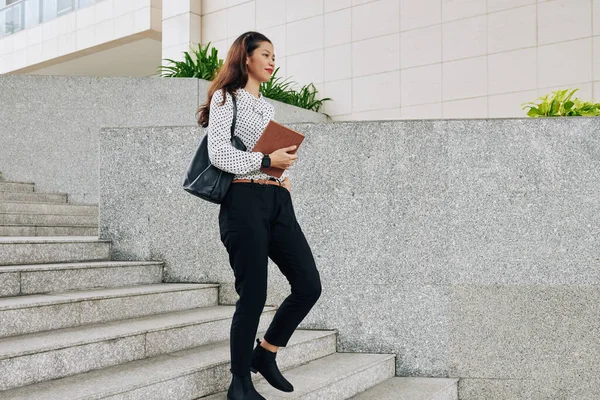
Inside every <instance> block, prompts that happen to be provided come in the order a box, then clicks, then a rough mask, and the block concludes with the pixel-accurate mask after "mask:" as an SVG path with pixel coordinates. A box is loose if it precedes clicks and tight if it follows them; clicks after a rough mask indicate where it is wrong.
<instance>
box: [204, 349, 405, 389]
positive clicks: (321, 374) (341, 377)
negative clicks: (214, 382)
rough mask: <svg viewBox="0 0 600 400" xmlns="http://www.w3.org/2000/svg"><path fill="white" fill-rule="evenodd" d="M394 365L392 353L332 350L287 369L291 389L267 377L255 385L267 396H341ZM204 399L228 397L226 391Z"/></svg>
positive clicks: (381, 375)
mask: <svg viewBox="0 0 600 400" xmlns="http://www.w3.org/2000/svg"><path fill="white" fill-rule="evenodd" d="M395 369H396V361H395V355H393V354H367V353H335V354H332V355H329V356H327V357H323V358H320V359H317V360H314V361H311V362H309V363H307V364H304V365H302V366H299V367H297V368H294V369H291V370H289V371H287V372H286V373H285V377H286V379H287V380H288V381H290V382H291V383H292V384H293V385H294V391H293V392H291V393H284V392H281V391H279V390H277V389H275V388H273V387H272V386H271V385H269V384H268V383H267V382H266V381H262V382H260V383H257V384H256V385H255V387H256V390H257V391H258V392H259V393H260V394H262V395H263V396H264V397H265V398H267V399H269V400H278V399H303V400H309V399H310V400H322V399H327V400H338V399H340V400H341V399H348V398H350V397H352V396H354V395H355V394H357V393H360V392H362V391H364V390H366V389H368V388H370V387H372V386H374V385H377V384H379V383H380V382H383V381H385V380H387V379H389V378H391V377H393V376H394V373H395ZM203 400H227V393H226V392H221V393H217V394H214V395H212V396H208V397H204V398H203Z"/></svg>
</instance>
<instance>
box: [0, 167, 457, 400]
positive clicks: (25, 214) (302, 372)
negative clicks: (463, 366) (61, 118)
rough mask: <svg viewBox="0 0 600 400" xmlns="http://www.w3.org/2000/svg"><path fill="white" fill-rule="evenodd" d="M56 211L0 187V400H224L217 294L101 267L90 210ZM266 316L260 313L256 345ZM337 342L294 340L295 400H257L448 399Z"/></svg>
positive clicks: (260, 385)
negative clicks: (341, 350)
mask: <svg viewBox="0 0 600 400" xmlns="http://www.w3.org/2000/svg"><path fill="white" fill-rule="evenodd" d="M0 176H1V175H0ZM36 196H37V197H36ZM59 200H60V201H59ZM66 200H67V197H66V195H52V194H41V193H35V192H34V186H33V184H30V183H20V182H6V181H3V182H0V216H2V219H1V220H0V221H1V222H0V227H1V228H0V229H4V228H6V229H5V230H3V231H2V232H3V236H2V237H0V371H2V374H0V399H3V400H15V399H27V400H37V399H60V400H68V399H88V400H90V399H131V400H137V399H140V400H141V399H144V400H149V399H169V400H170V399H173V400H178V399H197V398H206V399H225V398H226V396H225V393H224V391H225V390H226V389H227V387H228V386H229V382H230V373H229V343H228V336H229V326H230V323H231V317H232V315H233V312H234V310H235V307H232V306H223V305H218V290H219V285H217V284H190V283H185V284H184V283H163V282H162V281H163V264H162V263H161V262H154V261H153V262H148V261H111V260H109V249H110V242H108V241H104V240H99V238H98V237H97V236H91V235H92V231H93V232H95V233H93V234H95V235H97V215H98V214H97V209H95V208H94V207H93V206H73V205H69V204H67V203H66ZM92 220H93V221H92ZM92 222H93V224H92ZM71 228H73V229H71ZM75 228H79V229H84V228H85V229H88V230H87V231H85V232H84V231H78V230H76V229H75ZM83 232H84V233H83ZM275 311H276V309H275V308H274V307H265V309H264V311H263V314H262V316H261V319H260V324H259V334H258V335H260V336H262V334H263V333H264V330H265V329H266V328H267V327H268V324H269V323H270V321H271V319H272V318H273V315H274V313H275ZM336 340H337V333H336V332H335V331H319V330H297V331H296V332H295V333H294V335H293V337H292V339H291V340H290V343H289V345H288V346H287V347H285V348H281V350H280V352H279V355H278V362H279V365H280V367H281V368H282V369H284V370H286V372H285V375H286V377H287V378H288V379H289V380H290V381H291V382H292V383H293V384H294V385H295V387H296V390H295V391H294V392H293V393H289V394H287V393H283V392H279V391H277V390H275V389H273V388H272V387H270V386H269V385H268V384H267V383H266V382H265V381H264V379H262V378H261V377H260V376H257V375H253V377H254V379H256V383H255V384H256V387H257V389H258V390H259V392H261V393H262V394H263V395H264V396H265V397H266V398H267V399H284V398H286V399H287V398H295V399H348V398H356V399H379V400H386V399H407V400H408V399H410V400H421V399H422V400H434V399H435V400H450V399H457V398H458V397H457V380H456V379H437V378H400V377H394V373H395V356H394V355H391V354H364V353H360V354H359V353H337V352H336ZM354 396H356V397H354Z"/></svg>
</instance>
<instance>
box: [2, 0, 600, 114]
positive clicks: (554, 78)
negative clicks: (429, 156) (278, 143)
mask: <svg viewBox="0 0 600 400" xmlns="http://www.w3.org/2000/svg"><path fill="white" fill-rule="evenodd" d="M9 3H10V4H9ZM17 8H19V9H20V10H19V11H16V9H17ZM248 30H257V31H259V32H262V33H264V34H265V35H266V36H267V37H269V38H270V39H271V40H272V41H273V44H274V47H275V53H276V56H277V61H276V62H277V66H279V67H281V69H280V72H279V76H282V77H284V78H286V77H288V78H290V79H291V80H294V81H297V82H298V83H299V84H307V83H310V82H312V83H314V84H315V85H316V87H317V89H318V90H319V95H320V97H331V98H333V99H334V101H332V102H326V103H325V106H324V107H323V108H322V109H321V111H323V112H326V113H327V114H329V115H331V116H332V118H333V119H334V120H371V119H412V118H494V117H518V116H524V115H525V112H524V111H522V110H521V103H524V102H528V101H534V100H535V99H536V98H537V97H538V96H539V95H543V94H546V93H549V92H551V91H553V90H556V89H558V88H579V89H580V90H579V92H578V94H577V96H578V97H580V98H581V99H582V100H592V98H595V99H596V100H598V101H600V0H251V1H246V0H203V1H200V0H186V1H181V0H62V1H61V0H17V1H14V0H0V73H16V74H38V75H39V74H56V75H100V76H115V75H117V76H157V67H158V66H159V65H161V63H166V62H163V61H162V60H164V59H166V58H171V59H181V58H182V52H183V51H187V50H189V46H190V45H191V46H194V47H197V43H201V44H206V43H208V42H211V43H212V44H213V45H214V46H215V47H217V48H218V49H219V54H220V57H221V58H225V55H226V53H227V49H228V47H229V45H230V44H231V42H232V41H233V40H234V39H235V38H236V37H237V36H238V35H239V34H241V33H243V32H245V31H248Z"/></svg>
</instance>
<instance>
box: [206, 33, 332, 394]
mask: <svg viewBox="0 0 600 400" xmlns="http://www.w3.org/2000/svg"><path fill="white" fill-rule="evenodd" d="M274 70H275V52H274V49H273V44H272V43H271V41H270V40H269V39H267V38H266V37H265V36H264V35H262V34H260V33H258V32H246V33H244V34H243V35H241V36H239V37H238V38H237V39H236V40H235V42H233V44H232V46H231V48H230V50H229V53H228V55H227V58H226V60H225V63H224V65H223V67H222V68H221V70H220V71H219V73H218V75H217V77H216V78H215V79H214V81H213V83H212V85H211V87H210V90H209V92H208V100H207V103H206V104H205V105H203V106H202V107H200V108H199V109H198V111H199V113H200V117H199V119H198V123H199V125H201V126H203V127H208V132H207V134H208V153H209V158H210V161H211V163H212V164H213V165H214V166H216V167H217V168H219V169H222V170H223V171H227V172H230V173H232V174H234V181H233V183H232V184H231V186H230V188H229V191H228V192H227V195H226V196H225V199H224V200H223V202H222V204H221V208H220V212H219V228H220V233H221V241H222V242H223V244H224V245H225V248H226V249H227V252H228V254H229V262H230V264H231V268H232V269H233V273H234V276H235V290H236V292H237V293H238V295H239V299H238V301H237V302H236V309H235V313H234V315H233V321H232V323H231V332H230V352H231V370H230V371H231V373H232V380H231V385H230V387H229V391H228V393H227V399H228V400H242V399H243V400H255V399H264V397H263V396H261V395H260V394H259V393H258V392H257V391H256V389H255V388H254V386H253V384H252V380H251V378H250V371H251V370H252V372H255V373H256V372H260V373H261V374H262V375H263V376H264V377H265V379H266V380H267V382H269V383H270V384H271V385H272V386H273V387H275V388H277V389H279V390H282V391H284V392H291V391H293V390H294V387H293V386H292V385H291V384H290V383H289V382H288V381H287V380H286V379H285V378H284V377H283V375H282V374H281V372H280V371H279V368H278V367H277V363H276V361H275V358H276V355H277V350H278V348H279V347H285V346H286V345H287V343H288V340H289V339H290V336H291V335H292V333H293V332H294V330H295V329H296V328H297V326H298V325H299V324H300V322H301V321H302V320H303V319H304V317H305V316H306V315H307V314H308V312H309V311H310V309H311V308H312V307H313V306H314V304H315V303H316V301H317V299H318V298H319V296H320V295H321V280H320V276H319V272H318V271H317V268H316V265H315V261H314V258H313V255H312V252H311V250H310V247H309V245H308V243H307V241H306V238H305V237H304V234H303V232H302V230H301V229H300V226H299V225H298V222H297V221H296V216H295V214H294V208H293V206H292V198H291V195H290V190H291V184H290V180H289V177H288V171H287V169H288V168H289V167H290V166H292V165H293V164H294V162H295V161H296V158H297V156H296V155H295V154H290V153H289V152H290V151H293V150H294V149H295V147H294V146H292V147H288V148H283V149H279V150H277V151H274V152H273V153H271V154H262V153H259V152H253V151H252V148H253V147H254V145H255V144H256V142H257V141H258V138H259V137H260V135H261V133H262V131H263V129H264V128H265V127H266V125H267V123H268V122H269V120H271V119H272V118H273V116H274V108H273V106H272V105H271V104H269V103H268V102H267V101H266V100H265V99H264V98H263V96H262V95H261V93H260V92H259V87H260V84H261V83H262V82H267V81H269V79H270V77H271V74H272V73H273V71H274ZM233 97H235V100H236V106H237V113H236V119H235V131H234V133H235V135H236V136H238V137H239V138H240V139H241V140H242V141H243V142H244V144H245V145H246V148H247V151H241V150H238V149H236V148H235V147H233V146H232V145H231V125H232V122H233V118H234V107H233ZM269 166H271V167H277V168H281V169H284V170H285V171H284V173H283V175H282V176H281V178H275V177H272V176H269V175H267V174H265V173H264V172H262V170H261V167H266V168H268V167H269ZM268 258H271V260H273V262H274V263H275V264H277V266H278V268H279V269H280V270H281V272H282V273H283V274H284V275H285V277H286V278H287V280H288V282H289V283H290V286H291V294H290V295H289V296H288V297H287V298H286V299H285V300H284V301H283V303H282V304H281V306H280V307H279V309H278V310H277V312H276V314H275V316H274V318H273V321H272V322H271V325H270V326H269V328H268V330H267V332H266V333H265V336H264V338H263V340H262V341H261V340H260V339H257V340H256V341H257V343H258V345H257V346H256V348H255V349H254V350H253V349H252V347H253V343H254V338H255V336H256V332H257V329H258V321H259V318H260V315H261V313H262V311H263V307H264V305H265V301H266V297H267V263H268Z"/></svg>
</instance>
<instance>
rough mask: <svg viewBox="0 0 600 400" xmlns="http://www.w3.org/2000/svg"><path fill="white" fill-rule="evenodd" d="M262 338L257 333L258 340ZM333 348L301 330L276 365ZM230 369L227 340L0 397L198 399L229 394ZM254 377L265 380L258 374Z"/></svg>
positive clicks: (319, 334)
mask: <svg viewBox="0 0 600 400" xmlns="http://www.w3.org/2000/svg"><path fill="white" fill-rule="evenodd" d="M262 335H263V332H259V333H258V334H257V337H259V336H260V337H262ZM335 345H336V335H335V332H332V331H304V330H297V331H296V332H294V334H293V335H292V337H291V339H290V341H289V343H288V346H287V347H282V348H281V349H280V350H279V353H278V356H277V362H278V365H279V366H280V368H281V369H282V370H286V369H289V368H292V367H295V366H297V365H300V364H302V363H306V362H308V361H311V360H314V359H317V358H321V357H326V356H328V355H330V354H332V353H333V352H334V351H335ZM229 368H230V363H229V341H222V342H217V343H212V344H208V345H204V346H200V347H195V348H192V349H188V350H182V351H178V352H174V353H169V354H164V355H160V356H156V357H151V358H146V359H143V360H137V361H131V362H128V363H125V364H121V365H117V366H113V367H108V368H104V369H101V370H96V371H91V372H88V373H85V374H79V375H74V376H70V377H66V378H61V379H57V380H52V381H45V382H40V383H36V384H34V385H30V386H25V387H20V388H16V389H12V390H8V391H5V392H1V393H0V398H2V400H17V399H19V400H26V399H27V400H31V399H44V400H59V399H60V400H70V399H88V400H95V399H105V398H111V399H129V400H137V399H140V400H141V399H143V400H153V399H157V400H158V399H161V400H166V399H168V400H176V399H194V398H198V397H201V396H206V395H209V394H211V393H214V392H216V391H219V390H224V389H226V388H227V387H228V386H229V383H230V375H231V374H230V372H229ZM253 378H254V379H255V380H257V381H258V380H259V379H260V380H261V381H262V380H263V379H262V378H259V377H258V376H257V375H253ZM294 383H295V382H294ZM269 399H270V397H269Z"/></svg>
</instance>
